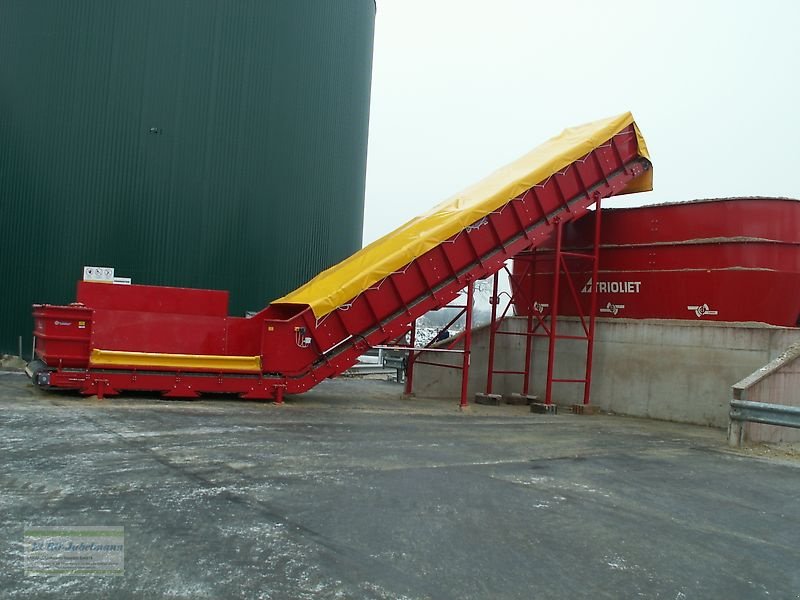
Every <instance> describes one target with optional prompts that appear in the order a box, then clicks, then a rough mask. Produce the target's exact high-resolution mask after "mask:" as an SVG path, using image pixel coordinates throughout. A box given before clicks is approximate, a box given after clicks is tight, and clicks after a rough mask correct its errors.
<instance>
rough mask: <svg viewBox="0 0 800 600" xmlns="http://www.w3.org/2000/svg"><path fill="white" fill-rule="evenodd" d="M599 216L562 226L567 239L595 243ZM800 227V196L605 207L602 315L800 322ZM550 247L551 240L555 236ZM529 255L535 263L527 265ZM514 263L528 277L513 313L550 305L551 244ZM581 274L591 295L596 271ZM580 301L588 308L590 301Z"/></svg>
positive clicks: (571, 307)
mask: <svg viewBox="0 0 800 600" xmlns="http://www.w3.org/2000/svg"><path fill="white" fill-rule="evenodd" d="M593 221H594V218H593V217H591V218H587V219H584V220H582V221H579V222H575V223H570V224H569V225H568V226H566V227H565V239H569V240H570V247H571V248H573V249H578V248H584V247H588V246H590V245H591V228H590V226H591V225H592V223H593ZM799 232H800V202H798V201H793V200H788V199H767V198H759V199H728V200H717V201H702V202H692V203H682V204H668V205H658V206H652V207H641V208H632V209H613V210H607V211H605V210H604V211H603V230H602V235H601V239H602V240H603V241H604V246H603V248H602V251H601V254H600V273H599V275H598V277H597V281H596V282H595V283H596V284H597V286H598V301H599V307H598V312H597V313H596V314H597V315H598V316H606V317H611V316H617V317H630V318H663V319H697V318H703V319H711V320H718V321H757V322H764V323H770V324H773V325H783V326H796V325H797V324H798V315H799V314H800V279H799V277H800V275H798V274H800V242H798V240H799V239H800V233H799ZM690 236H692V237H690ZM762 238H763V239H762ZM764 239H767V240H774V241H764ZM710 240H713V241H710ZM544 247H552V242H550V241H548V242H547V243H546V244H543V245H542V248H544ZM531 260H535V265H534V268H533V269H530V270H529V271H528V272H527V273H523V271H524V270H525V265H526V264H528V263H529V261H531ZM572 262H573V264H575V265H580V263H579V261H575V260H573V261H572ZM514 270H515V272H517V273H518V274H519V275H520V277H522V278H523V279H526V280H527V283H525V284H523V288H524V290H525V293H524V294H521V295H520V297H519V299H518V302H517V303H516V311H517V313H518V314H526V313H527V312H528V309H527V308H526V307H527V306H529V305H533V306H538V307H541V305H542V304H545V303H546V302H547V300H546V298H547V296H546V294H547V293H548V291H549V289H550V286H551V285H552V284H553V276H552V273H553V258H552V253H548V252H543V251H542V250H541V249H540V250H539V251H537V254H536V257H535V258H534V257H532V256H525V255H521V256H519V257H518V258H517V259H516V260H515V266H514ZM578 271H579V272H580V268H578ZM581 276H582V277H583V279H582V285H583V289H582V291H583V292H584V296H585V297H588V294H586V292H587V291H588V290H589V288H588V287H587V284H588V281H589V280H590V279H591V274H590V273H589V272H588V271H586V268H585V267H584V268H583V272H582V274H581ZM580 304H581V305H582V308H583V310H584V311H585V310H587V306H586V303H585V302H582V303H580ZM691 307H694V308H691ZM535 310H536V309H534V311H535ZM540 314H541V312H540ZM561 314H567V315H575V314H578V304H576V303H574V302H571V301H570V300H567V301H565V302H564V303H563V304H562V307H561Z"/></svg>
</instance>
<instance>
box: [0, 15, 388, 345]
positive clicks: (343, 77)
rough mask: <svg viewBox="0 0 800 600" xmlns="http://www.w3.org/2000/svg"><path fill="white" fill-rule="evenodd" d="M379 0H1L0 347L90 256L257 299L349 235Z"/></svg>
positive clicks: (64, 295) (353, 241)
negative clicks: (32, 305) (36, 304)
mask: <svg viewBox="0 0 800 600" xmlns="http://www.w3.org/2000/svg"><path fill="white" fill-rule="evenodd" d="M374 23H375V3H374V0H324V1H323V0H241V1H235V2H233V1H231V0H191V1H187V0H180V1H179V0H81V1H80V2H72V1H70V2H65V1H63V0H0V274H2V287H1V288H0V289H2V294H0V352H5V353H12V354H16V353H17V345H18V338H19V336H22V338H23V339H24V345H25V346H24V347H25V352H24V355H27V354H28V353H29V352H30V341H31V330H32V326H33V324H32V319H31V314H30V313H31V304H32V303H34V302H47V303H52V304H58V303H68V302H71V301H73V300H74V294H75V284H76V281H77V280H78V279H80V278H81V277H82V273H83V269H82V268H83V266H84V265H96V266H113V267H115V268H116V273H117V275H120V276H125V277H131V278H132V279H133V281H134V283H146V284H156V285H175V286H186V287H204V288H213V289H228V290H230V291H231V312H232V313H233V314H243V313H244V312H245V311H247V310H257V309H260V308H262V307H263V306H264V305H266V303H267V302H269V301H270V300H272V299H274V298H276V297H279V296H281V295H283V294H284V293H286V292H288V291H290V290H291V289H294V288H295V287H296V286H297V285H299V284H301V283H303V282H304V281H306V280H307V279H309V278H310V277H312V276H313V275H315V274H316V273H317V272H319V271H320V270H322V269H323V268H326V267H328V266H330V265H331V264H334V263H336V262H338V261H339V260H341V259H342V258H344V257H346V256H347V255H349V254H351V253H352V252H353V251H355V250H357V249H358V248H360V246H361V233H362V225H363V210H364V185H365V171H366V153H367V126H368V116H369V95H370V81H371V70H372V44H373V33H374Z"/></svg>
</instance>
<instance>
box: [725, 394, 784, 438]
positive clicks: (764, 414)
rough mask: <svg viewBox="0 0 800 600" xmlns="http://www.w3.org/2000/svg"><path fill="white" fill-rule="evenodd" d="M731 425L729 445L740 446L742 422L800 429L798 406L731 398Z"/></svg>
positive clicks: (742, 432)
mask: <svg viewBox="0 0 800 600" xmlns="http://www.w3.org/2000/svg"><path fill="white" fill-rule="evenodd" d="M730 418H731V426H730V428H729V431H728V441H729V443H730V445H731V446H741V445H742V441H743V440H742V437H743V434H744V428H743V427H742V423H744V422H749V423H763V424H765V425H778V426H782V427H794V428H796V429H800V407H797V406H786V405H784V404H770V403H768V402H750V401H748V400H731V410H730Z"/></svg>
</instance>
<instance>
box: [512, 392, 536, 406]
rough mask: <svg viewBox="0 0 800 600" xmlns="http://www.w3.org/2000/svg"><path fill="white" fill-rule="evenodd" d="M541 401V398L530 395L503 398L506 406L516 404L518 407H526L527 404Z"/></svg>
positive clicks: (514, 394)
mask: <svg viewBox="0 0 800 600" xmlns="http://www.w3.org/2000/svg"><path fill="white" fill-rule="evenodd" d="M538 400H539V396H532V395H530V394H517V393H516V392H515V393H513V394H506V395H505V396H503V402H505V403H506V404H514V405H517V406H524V405H526V404H533V403H534V402H537V401H538Z"/></svg>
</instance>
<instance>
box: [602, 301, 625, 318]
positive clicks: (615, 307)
mask: <svg viewBox="0 0 800 600" xmlns="http://www.w3.org/2000/svg"><path fill="white" fill-rule="evenodd" d="M622 308H625V305H624V304H614V303H613V302H609V303H608V304H606V305H605V306H604V307H603V308H601V309H600V312H601V313H611V314H612V315H614V316H615V317H616V316H617V313H618V312H619V311H620V309H622Z"/></svg>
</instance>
